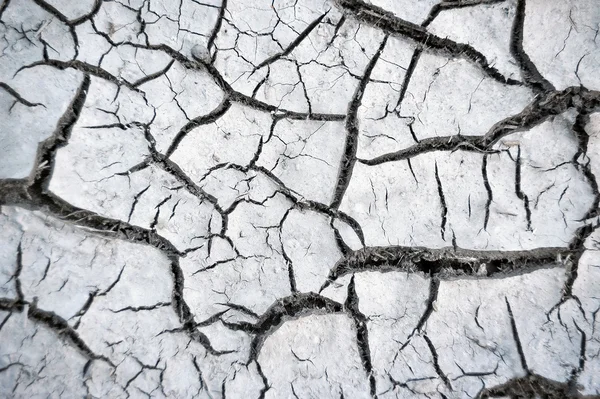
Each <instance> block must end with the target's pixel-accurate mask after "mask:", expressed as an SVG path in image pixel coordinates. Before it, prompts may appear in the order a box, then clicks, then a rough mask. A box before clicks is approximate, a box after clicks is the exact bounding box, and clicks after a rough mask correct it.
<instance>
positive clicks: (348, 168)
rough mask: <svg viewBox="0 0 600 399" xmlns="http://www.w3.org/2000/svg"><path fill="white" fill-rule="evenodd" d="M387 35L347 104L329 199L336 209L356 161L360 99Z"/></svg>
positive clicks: (348, 182)
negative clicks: (341, 147)
mask: <svg viewBox="0 0 600 399" xmlns="http://www.w3.org/2000/svg"><path fill="white" fill-rule="evenodd" d="M387 40H388V36H387V35H386V36H385V37H384V38H383V40H382V41H381V44H380V45H379V48H378V49H377V52H376V53H375V55H374V56H373V57H372V58H371V60H370V61H369V63H368V64H367V66H366V68H365V71H364V73H363V76H362V78H361V80H360V82H359V84H358V86H357V87H356V91H355V92H354V95H353V96H352V101H350V105H349V106H348V117H347V118H346V131H347V133H346V142H345V144H344V155H343V156H342V161H341V164H340V168H339V172H338V178H337V184H336V187H335V190H334V194H333V200H332V201H331V207H332V208H334V209H338V208H339V207H340V205H341V203H342V199H343V197H344V193H345V192H346V189H347V188H348V185H349V184H350V179H351V177H352V171H353V169H354V164H355V162H356V151H357V150H358V135H359V133H360V131H359V129H358V108H359V107H360V105H361V101H362V98H363V95H364V92H365V89H366V87H367V84H368V82H369V78H370V77H371V72H373V69H374V68H375V65H376V64H377V60H378V59H379V57H380V56H381V53H382V52H383V49H384V48H385V45H386V43H387Z"/></svg>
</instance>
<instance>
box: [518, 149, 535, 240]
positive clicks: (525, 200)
mask: <svg viewBox="0 0 600 399" xmlns="http://www.w3.org/2000/svg"><path fill="white" fill-rule="evenodd" d="M515 194H516V195H517V198H519V199H520V200H521V201H522V202H523V207H524V208H525V220H527V230H529V231H532V229H531V209H530V208H529V197H528V196H527V194H525V193H524V192H523V190H522V189H521V146H517V159H516V165H515Z"/></svg>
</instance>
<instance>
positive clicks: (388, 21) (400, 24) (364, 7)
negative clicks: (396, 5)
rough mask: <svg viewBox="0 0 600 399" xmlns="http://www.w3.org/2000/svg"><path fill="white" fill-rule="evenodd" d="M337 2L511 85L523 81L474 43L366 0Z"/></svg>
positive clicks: (371, 22)
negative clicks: (506, 73) (440, 32)
mask: <svg viewBox="0 0 600 399" xmlns="http://www.w3.org/2000/svg"><path fill="white" fill-rule="evenodd" d="M337 3H338V4H339V5H340V6H341V7H342V8H343V9H344V10H346V11H347V12H348V13H350V14H351V15H353V16H354V17H355V18H356V19H357V20H359V21H361V22H364V23H366V24H368V25H372V26H375V27H377V28H379V29H382V30H383V31H385V32H388V33H390V34H394V35H399V36H402V37H405V38H408V39H411V40H413V41H415V42H416V43H417V44H420V45H422V46H424V48H427V49H435V50H438V51H441V52H443V53H446V54H448V55H450V56H452V57H462V58H466V59H468V60H470V61H472V62H474V63H476V64H477V65H479V66H480V67H481V69H482V70H483V71H484V72H485V73H486V74H487V75H489V76H490V77H491V78H493V79H494V80H496V81H498V82H500V83H503V84H509V85H520V84H521V82H518V81H516V80H513V79H509V78H506V77H505V76H503V75H502V74H501V73H500V72H499V71H498V70H497V69H496V68H494V67H493V66H491V65H490V64H489V62H488V60H487V59H486V57H485V56H484V55H483V54H482V53H480V52H479V51H477V50H475V49H474V48H473V47H472V46H470V45H467V44H464V43H457V42H455V41H453V40H450V39H448V38H441V37H439V36H436V35H434V34H432V33H430V32H428V31H427V29H425V28H424V27H422V26H419V25H416V24H413V23H411V22H408V21H405V20H403V19H401V18H398V17H397V16H395V15H394V14H393V13H391V12H389V11H387V10H384V9H383V8H380V7H377V6H374V5H371V4H367V3H365V2H364V1H362V0H337Z"/></svg>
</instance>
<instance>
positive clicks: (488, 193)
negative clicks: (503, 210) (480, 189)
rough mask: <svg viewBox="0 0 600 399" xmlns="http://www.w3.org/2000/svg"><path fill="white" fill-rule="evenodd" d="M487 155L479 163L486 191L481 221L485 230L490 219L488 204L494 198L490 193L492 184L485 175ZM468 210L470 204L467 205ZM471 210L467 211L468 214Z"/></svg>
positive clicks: (490, 203) (489, 204)
mask: <svg viewBox="0 0 600 399" xmlns="http://www.w3.org/2000/svg"><path fill="white" fill-rule="evenodd" d="M487 159H488V157H487V155H484V156H483V162H482V163H481V176H482V178H483V185H484V186H485V191H486V192H487V201H486V202H485V218H484V221H483V229H484V230H487V226H488V222H489V220H490V206H491V205H492V201H493V200H494V194H493V193H492V186H491V185H490V181H489V180H488V175H487ZM469 210H470V206H469ZM470 214H471V212H470V211H469V215H470Z"/></svg>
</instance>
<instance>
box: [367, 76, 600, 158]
mask: <svg viewBox="0 0 600 399" xmlns="http://www.w3.org/2000/svg"><path fill="white" fill-rule="evenodd" d="M599 106H600V92H598V91H593V90H588V89H586V88H584V87H576V86H573V87H569V88H567V89H565V90H562V91H554V92H550V93H545V94H543V95H542V96H538V98H536V99H535V100H534V101H533V102H532V103H530V104H529V105H527V106H526V107H525V108H524V109H523V110H522V111H521V112H520V113H518V114H515V115H512V116H509V117H508V118H505V119H504V120H502V121H500V122H497V123H496V124H494V126H492V127H491V128H490V130H488V131H487V132H486V133H485V134H484V135H482V136H481V135H480V136H465V135H454V136H438V137H430V138H426V139H422V140H420V141H419V142H418V143H417V144H415V145H412V146H410V147H407V148H405V149H402V150H399V151H396V152H391V153H387V154H383V155H380V156H378V157H375V158H372V159H360V158H359V159H358V162H360V163H362V164H365V165H371V166H373V165H380V164H383V163H386V162H396V161H400V160H405V159H410V158H413V157H415V156H418V155H422V154H425V153H429V152H434V151H456V150H459V149H460V150H464V151H471V152H479V153H482V154H494V153H498V152H499V151H498V150H494V149H493V145H494V144H496V143H497V142H498V141H499V140H500V139H501V138H503V137H506V136H508V135H512V134H515V133H519V132H523V131H527V130H531V129H532V128H534V127H536V126H539V125H541V124H542V123H544V122H545V121H547V120H548V119H549V118H551V117H552V116H556V115H559V114H562V113H563V112H565V111H566V110H567V109H569V108H572V107H578V108H581V109H583V110H593V109H596V108H598V107H599Z"/></svg>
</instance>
